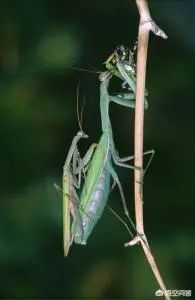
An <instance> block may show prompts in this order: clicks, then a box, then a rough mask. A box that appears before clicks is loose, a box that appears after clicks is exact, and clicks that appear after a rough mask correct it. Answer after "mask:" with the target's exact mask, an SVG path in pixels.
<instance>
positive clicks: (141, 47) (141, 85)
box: [126, 0, 170, 300]
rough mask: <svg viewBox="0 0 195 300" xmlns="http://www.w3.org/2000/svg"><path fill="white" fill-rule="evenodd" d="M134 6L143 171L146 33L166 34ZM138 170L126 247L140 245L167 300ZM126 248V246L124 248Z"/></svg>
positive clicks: (143, 7) (138, 152)
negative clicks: (132, 227) (148, 233)
mask: <svg viewBox="0 0 195 300" xmlns="http://www.w3.org/2000/svg"><path fill="white" fill-rule="evenodd" d="M136 5H137V8H138V11H139V15H140V23H139V32H138V53H137V76H136V78H137V80H136V107H135V141H134V147H135V166H136V167H139V168H140V170H143V132H144V131H143V130H144V96H145V77H146V62H147V50H148V38H149V32H150V31H152V32H153V33H154V34H156V35H158V36H160V37H162V38H167V36H166V34H165V33H164V32H163V31H162V30H161V29H160V28H159V27H158V26H157V25H156V23H155V22H154V21H153V20H152V18H151V16H150V12H149V9H148V5H147V2H146V0H136ZM140 170H138V169H135V171H134V189H135V216H136V229H137V231H138V232H139V233H140V236H142V237H143V238H140V237H136V238H135V239H134V240H133V241H131V242H130V243H128V244H127V245H133V244H135V243H138V242H141V245H142V248H143V251H144V253H145V255H146V258H147V260H148V262H149V264H150V267H151V269H152V271H153V273H154V275H155V277H156V280H157V282H158V284H159V286H160V288H161V290H162V292H163V294H164V296H165V299H166V300H169V299H170V297H169V296H168V295H167V292H166V287H165V284H164V282H163V280H162V277H161V275H160V272H159V270H158V267H157V265H156V263H155V260H154V257H153V255H152V252H151V249H150V247H149V245H148V241H147V238H146V236H145V233H144V221H143V186H142V184H143V172H142V171H140ZM127 245H126V246H127Z"/></svg>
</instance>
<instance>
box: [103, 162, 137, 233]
mask: <svg viewBox="0 0 195 300" xmlns="http://www.w3.org/2000/svg"><path fill="white" fill-rule="evenodd" d="M108 170H109V172H110V174H111V176H112V178H113V180H114V182H116V184H117V185H118V188H119V192H120V195H121V200H122V204H123V208H124V212H125V215H126V216H127V218H128V219H129V221H130V223H131V225H132V226H133V228H134V229H135V224H134V222H133V220H132V219H131V217H130V215H129V212H128V209H127V205H126V200H125V195H124V192H123V188H122V185H121V183H120V180H119V178H118V175H117V173H116V171H115V170H114V168H113V167H112V165H111V164H110V163H108Z"/></svg>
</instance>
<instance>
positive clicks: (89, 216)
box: [62, 46, 154, 256]
mask: <svg viewBox="0 0 195 300" xmlns="http://www.w3.org/2000/svg"><path fill="white" fill-rule="evenodd" d="M106 68H107V71H105V72H102V73H101V74H100V81H101V83H100V112H101V123H102V135H101V138H100V141H99V143H98V144H92V145H91V146H90V148H89V149H88V151H87V152H86V154H85V156H84V157H83V158H81V157H80V155H79V152H78V146H77V145H78V142H79V140H80V139H81V138H87V137H88V136H87V135H86V134H85V133H84V132H83V131H82V130H81V131H79V132H78V133H77V135H76V136H75V137H74V138H73V141H72V144H71V147H70V149H69V152H68V155H67V158H66V161H65V164H64V168H63V188H62V193H63V236H64V255H65V256H67V255H68V252H69V248H70V246H71V245H72V243H73V241H74V242H75V243H77V244H83V245H85V244H86V243H87V239H88V237H89V236H90V234H91V232H92V231H93V228H94V227H95V225H96V223H97V221H98V219H99V218H100V217H101V215H102V213H103V210H104V208H105V205H106V203H107V200H108V196H109V193H110V190H111V183H110V181H111V178H112V179H113V182H114V185H115V184H117V185H118V188H119V191H120V196H121V200H122V204H123V207H124V212H125V215H126V216H127V217H128V219H129V221H130V223H131V225H132V227H133V228H134V229H135V226H134V223H133V221H132V219H131V218H130V216H129V213H128V209H127V206H126V202H125V196H124V193H123V189H122V185H121V182H120V180H119V178H118V175H117V173H116V171H115V169H114V167H113V165H114V164H115V165H117V166H121V167H125V168H129V169H135V168H136V167H135V166H132V165H129V164H127V163H126V162H127V161H129V160H131V159H133V158H134V157H133V156H128V157H125V158H120V157H119V155H118V152H117V150H116V148H115V144H114V140H113V134H112V126H111V122H110V118H109V104H110V102H115V103H117V104H119V105H122V106H126V107H129V108H134V107H135V66H134V62H133V54H132V52H131V51H130V50H129V49H127V48H125V47H124V46H119V47H118V48H117V49H116V50H115V51H114V53H113V54H112V55H111V56H110V57H109V58H108V59H107V61H106ZM113 76H117V77H118V78H120V79H122V81H123V84H124V83H125V84H127V85H128V88H129V89H130V90H131V92H133V93H126V94H117V95H110V94H109V92H108V88H109V83H110V80H111V78H112V77H113ZM147 106H148V104H147V100H146V99H145V108H147ZM149 153H150V154H151V158H150V160H149V163H148V165H149V164H150V162H151V160H152V157H153V155H154V151H153V150H150V151H148V152H145V154H149ZM148 165H147V167H148ZM147 167H146V169H147ZM146 169H145V170H142V171H143V174H144V173H145V171H146ZM85 174H86V175H85ZM82 175H84V176H83V177H84V184H83V186H82V191H81V194H80V196H78V193H77V190H79V188H80V187H81V178H82ZM135 231H136V229H135Z"/></svg>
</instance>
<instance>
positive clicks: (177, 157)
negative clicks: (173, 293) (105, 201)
mask: <svg viewBox="0 0 195 300" xmlns="http://www.w3.org/2000/svg"><path fill="white" fill-rule="evenodd" d="M149 4H150V8H151V12H152V15H153V17H154V18H155V20H156V21H157V22H158V23H159V25H160V26H161V27H162V28H163V29H164V30H165V32H166V33H167V34H168V36H169V39H168V40H166V41H163V40H160V39H158V38H156V37H154V36H152V35H151V37H150V44H149V58H148V73H147V74H148V77H147V89H148V91H149V102H150V109H149V110H148V112H147V114H146V121H145V149H146V150H147V149H151V148H155V150H156V156H155V158H154V160H153V163H152V166H151V168H150V170H149V172H148V174H147V177H146V179H145V205H144V210H145V227H146V233H147V235H148V237H149V240H151V245H152V249H153V251H154V254H155V257H156V260H157V262H158V264H159V267H160V270H161V271H162V274H163V277H164V279H165V281H166V284H167V287H168V288H169V289H175V288H176V289H192V288H193V283H194V274H193V270H194V262H195V253H194V246H195V243H194V234H193V225H194V216H193V213H194V208H195V204H194V190H193V185H194V167H195V159H194V153H195V139H194V134H193V129H194V113H195V102H194V95H193V94H194V84H193V78H194V48H195V37H194V36H195V35H194V29H193V28H194V16H193V13H192V12H193V11H194V9H195V3H194V2H193V1H173V0H169V1H150V3H149ZM0 20H1V21H0V24H1V26H0V137H1V147H0V159H1V164H0V165H1V173H0V177H1V178H0V184H1V191H0V195H1V199H0V220H1V221H0V274H1V281H0V296H1V297H3V298H15V297H19V298H20V297H24V298H27V297H32V298H35V297H39V298H47V297H51V298H52V297H53V298H54V297H63V298H72V297H75V298H78V299H80V298H88V299H92V298H101V299H107V298H117V297H118V298H125V297H126V298H127V297H128V298H131V297H132V299H152V297H153V296H154V291H155V290H156V289H158V286H157V284H156V282H155V279H154V277H153V275H152V273H151V271H150V269H149V267H148V265H147V262H146V261H145V258H144V256H143V253H142V251H141V249H139V247H134V248H130V249H125V248H124V247H123V243H124V242H125V241H128V239H129V236H128V233H127V232H126V230H125V228H124V227H123V226H122V225H121V224H120V223H119V222H118V220H116V219H115V217H114V216H113V215H112V214H110V212H109V211H108V210H107V209H106V210H105V213H104V215H103V217H102V219H101V221H100V222H99V224H98V225H97V228H96V229H95V231H94V233H93V234H92V236H91V238H90V239H89V242H88V245H87V246H85V247H82V246H73V247H72V249H71V253H70V257H69V258H66V259H65V258H64V257H63V249H62V201H61V198H60V197H59V195H58V194H57V193H56V191H55V190H54V188H53V182H57V183H58V184H61V176H62V166H63V163H64V160H65V156H66V153H67V151H68V148H69V145H70V142H71V140H72V137H73V136H74V135H75V133H76V132H77V130H78V123H77V116H76V87H77V84H78V81H79V82H80V87H81V93H80V101H82V100H83V98H86V104H85V110H84V124H83V126H84V129H85V130H86V131H87V133H88V134H89V136H90V139H89V141H88V142H87V143H82V145H81V149H82V153H84V151H85V150H86V149H87V148H88V146H89V144H90V143H91V142H94V141H98V138H99V136H100V133H101V131H100V119H99V117H100V115H99V82H98V75H97V74H92V73H89V74H88V73H85V72H79V71H76V70H74V69H72V67H78V68H79V67H81V68H90V67H91V66H93V67H94V68H96V69H98V70H99V69H100V70H103V68H104V66H103V65H102V62H103V61H104V60H105V58H106V57H107V56H108V55H109V54H110V53H111V51H112V50H113V49H114V48H115V47H116V46H117V45H118V44H121V43H122V44H125V45H127V46H130V47H132V45H133V43H134V41H135V39H136V35H137V25H138V14H137V11H136V7H135V5H134V2H133V1H127V0H125V1H122V2H121V1H117V0H114V1H107V2H105V1H103V0H99V1H87V0H83V1H72V2H67V1H62V0H56V1H49V0H39V1H38V0H33V1H32V0H31V1H24V0H18V1H11V0H9V1H8V0H7V1H1V4H0ZM111 118H112V124H113V130H114V138H115V141H116V144H117V149H118V150H119V152H120V155H121V156H125V155H126V154H128V153H129V152H130V151H131V153H132V151H133V146H132V144H130V143H131V142H132V140H133V139H132V138H133V132H132V126H133V114H132V112H131V113H129V111H128V110H127V109H124V108H120V107H117V106H116V105H115V106H114V105H113V107H111ZM118 172H119V174H120V178H121V181H122V183H123V186H124V190H125V193H126V195H127V200H128V205H129V208H130V210H131V214H133V210H134V208H133V192H132V189H133V184H132V183H131V185H130V177H129V171H126V170H121V169H118ZM131 179H132V177H131ZM130 189H131V191H130ZM109 202H110V205H112V206H113V207H114V208H115V210H117V211H118V212H119V213H120V214H121V215H122V214H123V211H122V207H121V202H120V199H119V193H118V191H117V190H116V191H115V192H113V193H112V195H111V196H110V200H109Z"/></svg>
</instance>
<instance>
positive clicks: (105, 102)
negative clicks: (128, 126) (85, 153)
mask: <svg viewBox="0 0 195 300" xmlns="http://www.w3.org/2000/svg"><path fill="white" fill-rule="evenodd" d="M108 83H109V79H105V80H104V81H102V82H101V84H100V112H101V122H102V131H103V133H107V134H108V133H109V134H110V135H112V127H111V123H110V118H109V103H110V101H109V95H108V91H107V88H108Z"/></svg>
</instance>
